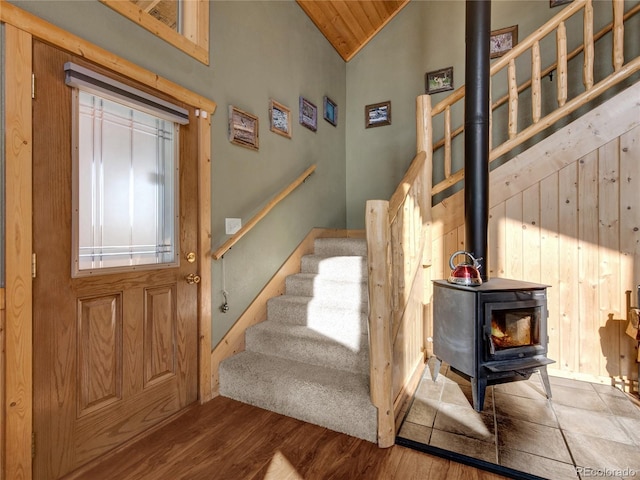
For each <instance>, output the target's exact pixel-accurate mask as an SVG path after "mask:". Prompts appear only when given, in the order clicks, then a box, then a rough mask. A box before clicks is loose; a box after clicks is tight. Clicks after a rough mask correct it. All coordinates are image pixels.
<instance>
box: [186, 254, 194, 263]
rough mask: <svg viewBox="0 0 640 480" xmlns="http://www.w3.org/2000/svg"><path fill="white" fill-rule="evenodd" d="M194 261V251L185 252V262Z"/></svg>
mask: <svg viewBox="0 0 640 480" xmlns="http://www.w3.org/2000/svg"><path fill="white" fill-rule="evenodd" d="M195 261H196V254H195V252H189V253H187V262H189V263H193V262H195Z"/></svg>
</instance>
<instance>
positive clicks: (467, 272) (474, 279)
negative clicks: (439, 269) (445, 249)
mask: <svg viewBox="0 0 640 480" xmlns="http://www.w3.org/2000/svg"><path fill="white" fill-rule="evenodd" d="M458 255H465V256H466V257H468V258H469V259H471V262H473V263H467V262H464V263H459V264H458V265H454V264H453V260H454V259H455V258H456V257H457V256H458ZM449 266H450V267H451V275H449V280H448V281H449V283H455V284H456V285H467V286H471V287H473V286H478V285H482V278H481V277H480V272H479V271H478V269H479V268H480V264H479V263H478V260H476V259H475V258H474V257H473V255H471V254H470V253H469V252H465V251H464V250H459V251H457V252H456V253H454V254H453V255H451V258H449Z"/></svg>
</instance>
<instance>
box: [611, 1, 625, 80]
mask: <svg viewBox="0 0 640 480" xmlns="http://www.w3.org/2000/svg"><path fill="white" fill-rule="evenodd" d="M623 64H624V2H623V0H613V71H614V72H617V71H618V70H620V69H621V68H622V65H623Z"/></svg>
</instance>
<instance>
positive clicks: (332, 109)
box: [324, 96, 338, 127]
mask: <svg viewBox="0 0 640 480" xmlns="http://www.w3.org/2000/svg"><path fill="white" fill-rule="evenodd" d="M324 119H325V120H326V121H327V122H329V123H330V124H331V125H333V126H334V127H335V126H336V125H338V105H336V103H335V102H334V101H333V100H331V99H330V98H329V97H326V96H325V97H324Z"/></svg>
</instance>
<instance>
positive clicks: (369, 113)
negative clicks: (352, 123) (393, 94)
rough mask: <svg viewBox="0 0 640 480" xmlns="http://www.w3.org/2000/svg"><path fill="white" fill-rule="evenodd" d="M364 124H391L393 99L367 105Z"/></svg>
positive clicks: (367, 125)
mask: <svg viewBox="0 0 640 480" xmlns="http://www.w3.org/2000/svg"><path fill="white" fill-rule="evenodd" d="M364 124H365V127H366V128H371V127H382V126H383V125H391V101H387V102H381V103H374V104H372V105H366V106H365V107H364Z"/></svg>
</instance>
